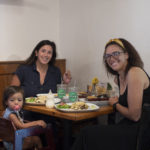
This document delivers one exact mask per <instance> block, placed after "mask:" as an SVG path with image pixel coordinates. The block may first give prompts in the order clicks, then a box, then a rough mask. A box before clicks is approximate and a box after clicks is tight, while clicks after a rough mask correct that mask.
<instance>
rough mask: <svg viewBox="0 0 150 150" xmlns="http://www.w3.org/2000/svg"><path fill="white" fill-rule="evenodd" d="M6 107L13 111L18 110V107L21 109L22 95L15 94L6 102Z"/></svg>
mask: <svg viewBox="0 0 150 150" xmlns="http://www.w3.org/2000/svg"><path fill="white" fill-rule="evenodd" d="M6 105H7V106H8V107H9V108H10V109H13V110H14V109H15V108H16V106H18V107H19V108H20V109H21V108H22V105H23V95H22V93H15V94H14V95H12V96H10V97H9V98H8V100H7V102H6Z"/></svg>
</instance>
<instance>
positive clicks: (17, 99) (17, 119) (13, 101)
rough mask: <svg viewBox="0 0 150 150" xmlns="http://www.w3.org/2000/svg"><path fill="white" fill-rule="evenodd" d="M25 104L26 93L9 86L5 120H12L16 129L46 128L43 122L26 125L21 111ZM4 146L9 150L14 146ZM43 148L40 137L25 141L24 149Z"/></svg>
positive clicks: (5, 96)
mask: <svg viewBox="0 0 150 150" xmlns="http://www.w3.org/2000/svg"><path fill="white" fill-rule="evenodd" d="M23 104H24V92H23V90H22V89H21V87H18V86H9V87H8V88H6V89H5V91H4V95H3V106H4V108H6V110H5V112H4V115H3V118H6V119H8V120H11V121H12V122H13V124H14V126H15V127H16V129H24V128H28V127H32V126H36V125H39V126H42V127H43V128H45V127H46V123H45V122H44V121H43V120H38V121H32V122H27V123H24V121H23V117H22V112H21V109H22V107H23ZM4 146H5V148H6V149H7V150H12V149H13V144H12V143H9V142H5V141H4ZM34 147H37V148H42V143H41V140H40V138H39V137H38V136H30V137H27V138H25V139H24V141H23V149H24V150H25V149H30V148H34Z"/></svg>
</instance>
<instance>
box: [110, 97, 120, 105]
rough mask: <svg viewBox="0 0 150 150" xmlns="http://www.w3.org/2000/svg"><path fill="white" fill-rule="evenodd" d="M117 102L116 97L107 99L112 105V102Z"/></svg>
mask: <svg viewBox="0 0 150 150" xmlns="http://www.w3.org/2000/svg"><path fill="white" fill-rule="evenodd" d="M117 102H118V97H117V96H116V97H110V98H109V100H108V103H109V105H111V106H113V104H115V103H117Z"/></svg>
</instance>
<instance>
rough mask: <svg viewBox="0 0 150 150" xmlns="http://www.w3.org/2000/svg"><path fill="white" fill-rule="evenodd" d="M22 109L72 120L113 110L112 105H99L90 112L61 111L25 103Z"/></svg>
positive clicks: (88, 117)
mask: <svg viewBox="0 0 150 150" xmlns="http://www.w3.org/2000/svg"><path fill="white" fill-rule="evenodd" d="M24 110H29V111H33V112H38V113H41V114H45V115H50V116H54V117H58V118H62V119H68V120H72V121H80V120H85V119H90V118H94V117H98V116H101V115H106V114H110V113H112V112H113V108H112V106H101V107H100V108H99V109H98V110H96V111H90V112H62V111H59V110H57V109H55V108H51V109H50V108H47V107H45V106H33V105H25V106H24Z"/></svg>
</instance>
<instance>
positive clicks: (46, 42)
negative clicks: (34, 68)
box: [24, 40, 57, 65]
mask: <svg viewBox="0 0 150 150" xmlns="http://www.w3.org/2000/svg"><path fill="white" fill-rule="evenodd" d="M44 45H49V46H51V47H52V49H53V55H52V58H51V60H50V61H49V63H48V64H49V65H53V64H54V63H55V60H56V56H57V54H56V45H55V43H54V42H52V41H49V40H43V41H40V42H39V43H38V44H37V45H36V46H35V48H34V49H33V51H32V53H31V55H30V56H29V58H27V60H26V61H25V63H24V64H25V65H32V64H33V63H35V62H36V60H37V57H36V55H35V51H37V52H38V51H39V50H40V48H41V47H42V46H44Z"/></svg>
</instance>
